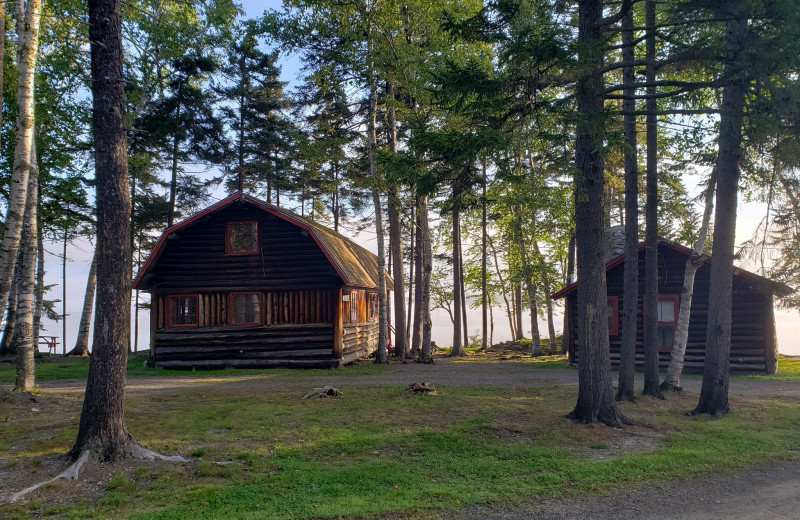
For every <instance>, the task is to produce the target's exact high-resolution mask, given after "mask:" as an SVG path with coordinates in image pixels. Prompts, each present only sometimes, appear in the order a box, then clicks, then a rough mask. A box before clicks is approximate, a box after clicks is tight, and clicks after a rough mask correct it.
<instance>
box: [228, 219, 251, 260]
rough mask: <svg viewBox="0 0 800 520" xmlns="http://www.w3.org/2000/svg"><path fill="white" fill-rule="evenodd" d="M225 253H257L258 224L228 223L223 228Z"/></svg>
mask: <svg viewBox="0 0 800 520" xmlns="http://www.w3.org/2000/svg"><path fill="white" fill-rule="evenodd" d="M225 253H226V254H229V255H247V254H252V253H258V222H228V224H227V226H226V228H225Z"/></svg>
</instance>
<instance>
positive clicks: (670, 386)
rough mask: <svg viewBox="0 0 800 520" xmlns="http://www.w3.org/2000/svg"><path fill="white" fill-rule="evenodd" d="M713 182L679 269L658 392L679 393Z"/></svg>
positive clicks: (703, 257)
mask: <svg viewBox="0 0 800 520" xmlns="http://www.w3.org/2000/svg"><path fill="white" fill-rule="evenodd" d="M715 185H716V178H715V175H714V173H713V172H712V173H711V180H710V181H709V183H708V188H707V189H706V192H705V210H704V211H703V220H702V222H701V224H700V233H699V234H698V236H697V242H696V243H695V245H694V251H692V257H691V258H689V259H688V260H687V261H686V267H684V269H683V288H682V289H681V304H680V310H679V311H678V325H677V327H676V328H675V341H674V342H673V344H672V353H671V354H670V359H669V367H667V375H666V376H665V377H664V381H663V382H662V383H661V389H662V390H681V374H682V373H683V361H684V358H685V356H686V343H687V341H688V340H689V320H690V318H691V313H692V297H693V296H694V278H695V275H696V274H697V270H698V269H699V268H700V266H701V265H703V263H704V262H705V261H706V259H707V257H706V256H705V255H704V254H703V248H704V247H705V245H706V237H707V235H708V226H709V224H710V222H711V213H712V212H713V210H714V187H715Z"/></svg>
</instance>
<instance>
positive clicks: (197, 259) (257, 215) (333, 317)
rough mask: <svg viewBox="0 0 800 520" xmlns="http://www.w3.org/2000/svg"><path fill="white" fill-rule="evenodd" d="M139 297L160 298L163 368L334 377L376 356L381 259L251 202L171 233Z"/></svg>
mask: <svg viewBox="0 0 800 520" xmlns="http://www.w3.org/2000/svg"><path fill="white" fill-rule="evenodd" d="M386 279H387V284H388V286H389V288H390V287H391V284H392V280H391V278H389V276H388V275H387V278H386ZM133 287H134V289H139V290H144V291H150V293H151V295H152V306H151V310H150V361H151V363H153V364H155V365H156V366H163V367H166V368H180V369H191V368H221V367H248V368H250V367H270V366H298V367H311V366H314V367H334V366H339V365H342V364H346V363H349V362H351V361H353V360H355V359H357V358H359V357H362V356H366V355H368V354H370V353H372V352H374V351H375V349H376V348H377V343H378V311H377V302H378V262H377V259H376V257H375V255H374V254H372V253H370V252H369V251H367V250H366V249H364V248H363V247H361V246H359V245H357V244H355V243H353V242H352V241H350V240H348V239H347V238H345V237H343V236H341V235H339V234H337V233H334V232H333V231H331V230H330V229H327V228H325V227H323V226H321V225H319V224H317V223H315V222H313V221H310V220H308V219H305V218H302V217H300V216H298V215H295V214H294V213H292V212H290V211H287V210H285V209H282V208H279V207H276V206H273V205H271V204H267V203H265V202H262V201H260V200H257V199H255V198H253V197H249V196H247V195H242V194H235V195H231V196H229V197H228V198H226V199H224V200H222V201H220V202H218V203H217V204H214V205H212V206H210V207H208V208H206V209H205V210H203V211H201V212H200V213H198V214H196V215H194V216H192V217H191V218H188V219H187V220H185V221H183V222H180V223H179V224H176V225H175V226H172V227H171V228H169V229H167V230H166V231H164V233H163V234H162V236H161V238H160V240H159V241H158V243H157V244H156V247H155V249H154V250H153V252H152V253H151V255H150V257H149V258H148V259H147V262H146V263H145V264H144V266H143V267H142V269H141V271H140V272H139V274H138V275H137V276H136V279H135V280H134V282H133Z"/></svg>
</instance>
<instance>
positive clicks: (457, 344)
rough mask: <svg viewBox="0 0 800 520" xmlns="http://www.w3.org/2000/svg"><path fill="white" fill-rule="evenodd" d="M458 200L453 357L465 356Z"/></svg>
mask: <svg viewBox="0 0 800 520" xmlns="http://www.w3.org/2000/svg"><path fill="white" fill-rule="evenodd" d="M456 204H457V203H456V202H455V201H454V202H453V315H454V316H453V350H452V351H451V352H450V356H451V357H458V356H464V355H465V354H466V352H464V344H463V342H462V336H461V334H462V332H463V329H462V323H461V320H462V317H463V314H462V313H461V303H462V299H461V262H460V258H461V252H460V251H459V246H460V243H461V233H460V230H459V225H460V217H459V212H458V207H457V206H456Z"/></svg>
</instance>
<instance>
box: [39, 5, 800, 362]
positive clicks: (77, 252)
mask: <svg viewBox="0 0 800 520" xmlns="http://www.w3.org/2000/svg"><path fill="white" fill-rule="evenodd" d="M242 4H243V6H244V8H245V10H246V12H247V13H248V14H249V15H251V16H257V15H260V14H261V13H262V12H263V11H264V10H266V9H269V8H277V7H280V5H281V4H282V2H281V1H277V0H265V1H257V0H245V1H244V2H242ZM282 66H283V71H282V79H283V80H284V81H288V82H290V83H292V84H297V82H298V81H299V79H300V78H298V74H299V64H298V63H297V60H296V59H285V60H283V61H282ZM764 213H765V209H764V206H763V205H760V204H756V203H742V202H740V203H739V210H738V220H737V233H736V239H737V243H741V242H743V241H744V240H746V239H747V238H749V237H750V236H751V235H752V233H753V230H754V229H755V228H756V226H757V225H758V223H759V222H760V221H761V219H763V217H764ZM344 233H345V234H346V233H347V231H346V230H345V231H344ZM351 238H354V239H355V241H356V242H358V243H360V244H361V245H362V246H364V247H366V248H368V249H370V250H372V251H375V250H376V240H375V234H374V232H363V233H360V234H359V235H358V236H353V237H351ZM687 245H689V246H691V244H687ZM45 249H46V251H47V253H46V259H45V262H46V270H47V274H46V282H45V283H47V284H54V287H53V288H52V289H51V291H50V293H49V294H48V295H47V298H48V299H55V298H61V289H62V288H61V283H62V281H61V259H60V258H58V257H57V256H55V255H60V252H61V244H54V243H47V244H45ZM92 252H93V246H92V245H91V244H89V243H88V242H86V241H76V242H75V243H74V244H72V245H70V247H69V248H68V253H67V256H68V258H69V262H68V264H67V279H66V284H67V306H66V312H67V314H68V316H67V320H66V324H67V349H68V350H69V349H71V348H72V347H73V346H74V343H75V337H76V334H77V327H78V321H79V320H80V312H81V308H82V306H83V294H84V290H85V286H86V277H87V275H88V271H89V264H90V262H91V256H92ZM742 267H744V268H746V269H750V270H755V267H756V266H747V265H743V266H742ZM56 310H57V312H60V311H61V304H60V303H59V304H57V308H56ZM433 317H434V328H433V338H434V340H435V341H436V343H437V344H438V345H440V346H449V345H450V343H451V342H452V324H451V322H450V319H449V317H448V316H447V314H446V313H445V312H444V311H442V310H438V311H435V312H434V316H433ZM494 317H495V320H494V321H495V334H494V342H495V343H497V342H499V341H504V340H507V339H510V331H509V330H508V322H507V319H506V318H505V310H504V309H501V308H497V309H495V312H494ZM799 318H800V317H799V316H798V311H796V310H777V309H776V322H777V331H778V345H779V350H780V352H781V353H783V354H790V355H800V319H799ZM139 319H140V325H139V338H140V341H139V346H140V349H143V348H148V342H149V330H150V325H149V311H147V312H145V311H141V312H140V315H139ZM524 321H525V322H526V323H530V319H529V318H527V317H526V318H525V319H524ZM539 321H540V324H539V327H540V330H541V331H543V332H545V334H546V330H547V325H546V323H544V322H543V321H542V320H541V319H540V320H539ZM562 323H563V320H562V319H561V315H560V314H559V315H558V317H557V318H556V330H557V331H558V332H559V333H560V331H561V328H562ZM468 324H469V331H470V335H479V334H480V330H479V329H480V324H481V315H480V310H472V309H470V310H468ZM44 326H45V330H44V331H43V332H42V335H47V336H50V335H53V336H58V337H59V352H61V348H62V347H61V344H62V342H63V338H62V324H61V323H55V322H52V321H49V320H45V321H44ZM525 335H526V336H527V337H530V331H529V330H527V329H526V331H525Z"/></svg>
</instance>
